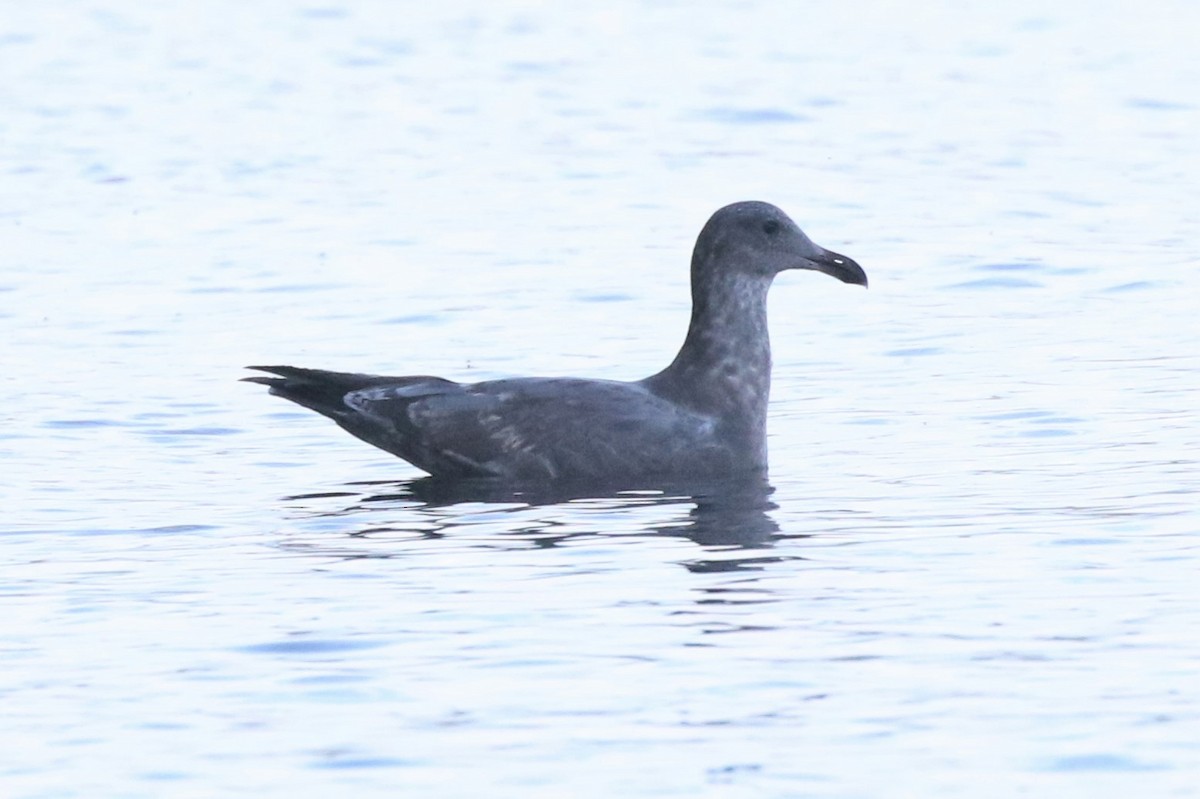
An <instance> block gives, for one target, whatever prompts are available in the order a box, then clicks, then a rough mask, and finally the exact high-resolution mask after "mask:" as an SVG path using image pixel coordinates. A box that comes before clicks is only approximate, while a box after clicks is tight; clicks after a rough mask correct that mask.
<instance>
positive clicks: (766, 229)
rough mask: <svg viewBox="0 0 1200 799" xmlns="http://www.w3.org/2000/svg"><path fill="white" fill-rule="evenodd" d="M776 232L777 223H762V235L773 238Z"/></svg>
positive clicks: (770, 221) (777, 229)
mask: <svg viewBox="0 0 1200 799" xmlns="http://www.w3.org/2000/svg"><path fill="white" fill-rule="evenodd" d="M778 232H779V223H778V222H777V221H775V220H774V219H768V220H767V221H766V222H763V233H766V234H767V235H768V236H774V235H775V234H776V233H778Z"/></svg>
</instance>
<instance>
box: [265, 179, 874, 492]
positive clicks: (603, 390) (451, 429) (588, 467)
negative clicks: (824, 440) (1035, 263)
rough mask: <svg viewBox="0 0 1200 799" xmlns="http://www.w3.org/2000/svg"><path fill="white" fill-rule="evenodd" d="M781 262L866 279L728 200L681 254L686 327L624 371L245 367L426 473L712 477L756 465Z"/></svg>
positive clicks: (753, 209) (755, 469) (760, 459)
mask: <svg viewBox="0 0 1200 799" xmlns="http://www.w3.org/2000/svg"><path fill="white" fill-rule="evenodd" d="M788 268H809V269H817V270H819V271H824V272H827V273H829V274H832V275H833V276H835V277H837V278H839V279H840V280H843V281H845V282H850V283H859V284H862V285H866V275H865V274H864V273H863V271H862V269H861V268H860V267H859V266H858V265H857V264H856V263H854V262H853V261H851V260H850V259H848V258H845V257H843V256H840V255H837V254H836V253H831V252H829V251H827V250H824V249H822V248H820V247H818V246H817V245H815V244H813V243H812V242H811V241H809V239H808V238H807V237H806V236H805V235H804V234H803V232H801V231H800V229H799V228H798V227H796V225H795V223H793V222H792V221H791V220H790V219H788V218H787V216H786V215H785V214H783V212H782V211H780V210H779V209H778V208H775V207H774V206H772V205H768V204H766V203H737V204H735V205H731V206H726V207H725V208H723V209H721V210H720V211H718V212H717V213H716V214H715V215H714V216H713V218H712V219H710V220H709V222H708V224H707V225H706V226H705V228H704V230H703V231H701V234H700V237H699V239H698V240H697V242H696V249H695V253H694V254H693V257H692V319H691V324H690V326H689V328H688V335H687V339H686V340H685V342H684V345H683V347H682V348H681V349H680V351H679V354H678V355H677V356H676V358H675V360H674V361H673V362H672V363H671V365H670V366H668V367H667V368H666V369H664V370H663V371H661V372H659V373H658V374H655V375H653V376H651V377H648V378H646V379H644V380H639V381H636V382H620V381H614V380H586V379H580V378H514V379H506V380H491V381H487V382H483V383H474V384H460V383H455V382H452V381H449V380H445V379H442V378H438V377H427V376H414V377H384V376H378V375H362V374H350V373H343V372H329V371H324V370H318V369H300V368H297V367H292V366H256V367H251V368H254V369H258V370H260V371H264V372H269V373H271V374H273V375H275V377H250V378H246V379H247V380H249V381H251V382H256V383H261V384H264V385H267V386H270V388H271V393H272V394H276V395H278V396H281V397H283V398H285V399H289V400H292V401H293V402H296V403H298V404H300V405H303V406H304V407H306V408H310V409H312V410H314V411H317V412H318V413H321V414H324V415H325V416H328V417H330V418H331V419H333V420H334V421H335V422H337V423H338V424H339V425H340V426H341V427H342V428H344V429H345V430H347V431H348V432H350V433H352V434H353V435H355V436H357V437H359V438H361V439H362V440H364V441H366V442H367V443H370V444H373V445H375V446H377V447H379V448H381V449H384V450H386V451H388V452H390V453H392V454H394V455H396V456H398V457H400V458H403V459H404V460H406V461H408V462H409V463H412V464H413V465H415V466H417V467H418V468H421V469H423V470H425V471H427V472H429V473H430V474H433V475H436V476H439V477H449V478H476V477H483V478H498V479H502V480H509V481H535V482H540V481H558V480H564V481H566V480H570V481H604V482H613V481H620V480H637V479H641V478H655V477H658V478H671V479H677V478H692V477H696V478H713V477H724V476H736V475H742V474H753V473H765V472H766V468H767V447H766V417H767V400H768V397H769V393H770V380H771V353H770V343H769V337H768V334H767V306H766V302H767V290H768V289H769V288H770V285H771V280H772V279H773V278H774V276H775V274H776V273H777V272H779V271H782V270H783V269H788Z"/></svg>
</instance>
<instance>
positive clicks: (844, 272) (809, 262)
mask: <svg viewBox="0 0 1200 799" xmlns="http://www.w3.org/2000/svg"><path fill="white" fill-rule="evenodd" d="M801 268H802V269H815V270H817V271H818V272H824V273H825V274H827V275H830V276H832V277H836V278H837V279H838V280H840V281H842V282H843V283H853V284H855V285H857V286H862V287H863V288H866V286H867V273H866V272H864V271H863V268H862V267H861V266H859V265H858V264H857V263H856V262H855V261H853V260H851V259H849V258H847V257H846V256H844V255H839V254H837V253H836V252H833V251H832V250H826V249H824V248H822V249H821V252H820V254H819V255H815V256H811V257H809V258H806V259H805V263H803V264H802V265H801Z"/></svg>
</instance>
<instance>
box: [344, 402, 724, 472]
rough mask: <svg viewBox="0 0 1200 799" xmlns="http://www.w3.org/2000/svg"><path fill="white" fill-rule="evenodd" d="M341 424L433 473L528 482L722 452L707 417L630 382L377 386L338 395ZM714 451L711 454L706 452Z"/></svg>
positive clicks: (670, 463) (653, 466)
mask: <svg viewBox="0 0 1200 799" xmlns="http://www.w3.org/2000/svg"><path fill="white" fill-rule="evenodd" d="M344 403H345V405H346V406H347V407H348V408H349V409H351V410H352V411H353V414H354V416H355V417H356V418H355V419H353V420H339V424H341V425H342V426H343V427H345V428H346V429H347V430H349V431H350V432H352V433H354V434H355V435H357V436H359V437H360V438H363V439H364V440H366V441H368V442H370V443H372V444H375V445H376V446H379V447H382V448H383V449H386V450H388V451H390V452H393V453H395V454H397V455H399V456H400V457H402V458H404V459H405V460H408V461H410V462H411V463H413V464H415V465H416V466H419V467H420V468H422V469H425V470H426V471H429V472H431V473H432V474H437V475H456V476H479V477H504V478H514V479H519V478H527V479H544V478H550V479H557V478H577V479H587V478H589V477H596V476H611V475H622V474H626V473H628V474H634V473H653V472H662V473H670V472H678V471H680V468H681V466H687V465H688V464H686V459H688V458H704V457H707V456H708V455H719V454H720V453H719V451H718V450H719V449H720V448H719V447H716V446H715V444H713V445H711V446H710V443H711V442H713V440H714V439H713V435H712V433H713V428H714V422H713V420H712V419H710V418H708V417H704V416H700V415H698V414H694V413H691V412H689V411H687V410H685V409H682V408H680V407H678V406H677V405H674V404H673V403H671V402H668V401H667V400H664V399H662V398H660V397H657V396H655V395H654V394H652V393H650V392H649V391H648V390H646V389H645V388H643V387H642V386H640V385H638V384H635V383H620V382H616V381H603V380H576V379H549V378H547V379H539V378H525V379H516V380H497V381H490V382H486V383H477V384H474V385H467V386H463V385H460V384H457V383H449V382H448V381H443V382H436V383H435V382H429V381H426V382H416V383H413V382H406V383H403V384H386V383H380V384H375V385H371V386H367V387H364V388H362V389H360V390H357V391H352V392H350V393H348V394H346V395H345V397H344ZM709 450H713V452H711V453H710V452H709Z"/></svg>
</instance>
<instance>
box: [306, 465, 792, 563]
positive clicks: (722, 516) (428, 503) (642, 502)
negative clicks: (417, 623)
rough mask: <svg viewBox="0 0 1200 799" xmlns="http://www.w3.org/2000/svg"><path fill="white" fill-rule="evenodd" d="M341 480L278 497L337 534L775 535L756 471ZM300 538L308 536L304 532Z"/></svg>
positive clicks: (717, 540) (751, 540) (501, 539)
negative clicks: (572, 481)
mask: <svg viewBox="0 0 1200 799" xmlns="http://www.w3.org/2000/svg"><path fill="white" fill-rule="evenodd" d="M348 488H352V489H356V490H351V491H335V492H323V493H316V494H303V495H297V496H292V497H288V498H287V500H288V501H291V502H302V503H304V510H305V511H306V515H308V518H310V519H314V520H323V521H329V520H332V519H339V518H344V519H347V520H350V519H353V520H355V522H356V523H355V524H354V525H353V526H352V527H350V528H349V529H345V530H344V535H348V536H350V537H353V538H370V539H378V538H380V537H385V538H388V539H390V540H396V539H397V538H400V539H407V540H412V539H413V538H414V537H415V538H420V539H424V540H429V539H438V538H445V537H451V536H454V535H455V534H461V533H462V532H463V531H464V529H470V530H473V531H476V532H479V531H483V532H487V533H489V534H494V536H495V540H496V541H497V542H498V543H499V544H500V545H503V544H504V543H508V544H511V543H512V542H514V541H519V542H520V544H521V546H522V548H528V546H529V545H530V544H533V545H535V546H538V547H547V548H548V547H557V546H560V545H562V544H563V543H565V542H567V541H572V540H577V539H580V538H584V537H613V536H629V535H641V536H646V535H653V536H670V537H676V538H686V539H688V540H690V541H692V542H694V543H695V544H697V545H698V546H700V547H704V548H706V549H721V550H724V551H728V550H729V549H735V550H742V549H744V550H762V549H767V548H770V547H771V546H772V545H773V544H774V542H775V541H777V540H778V539H780V538H783V537H784V536H783V535H782V534H781V533H780V530H779V525H778V524H777V523H776V522H775V520H774V519H772V518H771V516H770V515H769V512H770V511H772V510H775V509H776V508H777V507H778V506H777V505H776V504H775V503H774V502H772V501H771V498H770V497H771V494H772V493H773V491H774V489H773V488H772V487H771V485H770V484H769V483H768V482H767V481H766V480H763V479H752V480H740V481H725V482H719V483H714V482H707V483H701V484H697V483H687V484H678V483H672V484H655V485H647V486H641V487H638V488H632V489H631V488H619V489H618V488H607V487H601V488H597V487H596V486H594V485H592V486H573V485H553V486H533V487H522V488H513V487H511V486H505V485H502V484H497V483H495V482H494V481H482V480H481V481H471V480H440V479H438V478H433V477H423V478H417V479H413V480H403V481H398V482H397V481H370V482H365V483H352V484H349V485H348ZM364 489H365V490H364ZM320 500H339V503H338V506H337V507H334V508H328V507H325V508H319V509H318V508H314V507H313V506H312V504H310V503H313V502H314V501H320ZM321 526H322V527H324V528H326V529H327V527H328V525H326V524H322V525H321ZM308 543H309V544H310V545H311V540H310V541H309V542H308ZM330 543H331V544H332V543H333V542H332V541H331V542H330ZM341 543H343V544H344V539H343V540H342V541H341ZM306 549H308V551H311V548H309V547H307V546H306ZM322 549H323V548H322ZM355 556H357V557H362V556H363V553H361V552H359V553H356V555H355ZM374 556H376V557H378V556H379V555H374ZM782 559H784V558H782V557H779V556H767V555H763V554H761V553H758V554H756V555H754V556H747V557H730V556H728V555H727V556H725V557H721V558H720V559H701V560H696V561H689V562H687V563H685V564H684V565H685V566H686V567H687V568H688V569H690V570H692V571H697V572H712V571H732V570H737V569H748V568H761V567H762V566H763V565H764V564H767V563H771V562H777V561H779V560H782Z"/></svg>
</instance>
